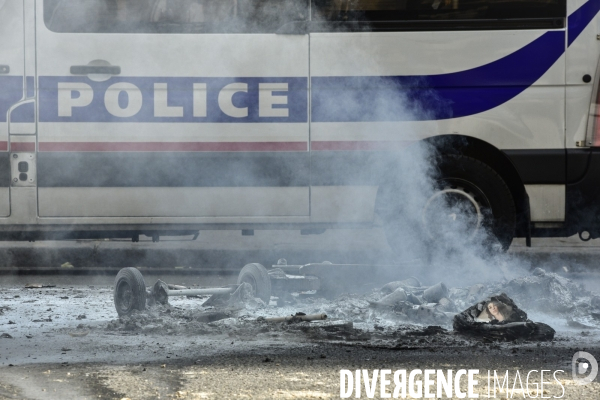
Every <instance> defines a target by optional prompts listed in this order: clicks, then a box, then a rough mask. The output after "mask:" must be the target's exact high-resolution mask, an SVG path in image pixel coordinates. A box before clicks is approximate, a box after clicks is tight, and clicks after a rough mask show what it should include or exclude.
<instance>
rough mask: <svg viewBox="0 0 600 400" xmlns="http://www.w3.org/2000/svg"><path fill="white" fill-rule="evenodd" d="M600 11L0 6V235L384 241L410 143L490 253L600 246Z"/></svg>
mask: <svg viewBox="0 0 600 400" xmlns="http://www.w3.org/2000/svg"><path fill="white" fill-rule="evenodd" d="M599 10H600V0H143V1H141V0H0V38H1V40H0V237H1V238H2V239H5V240H39V239H53V238H54V239H56V238H117V237H119V238H132V239H133V240H134V241H136V240H137V239H138V238H139V235H140V234H146V235H149V236H152V237H153V238H154V239H155V240H158V238H159V237H160V236H161V235H184V234H190V233H194V232H197V231H199V230H202V229H242V230H248V231H251V230H253V229H282V228H285V229H299V230H302V231H303V232H304V233H317V232H320V231H322V230H324V229H329V228H337V227H357V228H360V227H368V226H372V225H373V223H374V221H380V222H381V223H383V224H384V226H385V227H387V228H390V229H388V230H387V231H388V232H392V231H393V229H391V228H393V227H394V226H398V225H399V224H402V223H403V222H402V217H401V215H402V206H403V204H402V201H400V199H396V198H395V196H396V195H397V193H398V191H397V189H398V186H401V185H400V184H399V182H398V181H397V180H396V179H395V176H396V173H395V171H398V168H400V167H401V164H400V163H399V160H401V159H402V157H405V156H406V154H410V149H411V148H412V146H414V145H415V144H419V143H422V144H426V145H427V146H428V147H429V148H432V149H435V152H436V156H435V160H436V171H437V176H436V182H438V186H437V188H436V190H435V191H434V192H433V193H432V195H431V199H429V200H428V201H427V202H426V203H425V204H429V203H430V201H433V199H441V198H450V197H451V198H453V199H454V201H458V202H462V203H463V209H465V210H467V211H468V212H470V213H472V215H474V216H475V217H474V219H473V221H475V222H473V224H474V225H473V229H481V227H485V228H486V229H487V230H488V231H489V232H491V233H492V234H493V235H494V236H495V237H496V238H498V240H499V242H500V243H501V244H502V246H503V247H505V248H506V247H508V245H509V244H510V242H511V240H512V239H513V237H527V238H530V237H532V236H568V235H573V234H576V233H579V234H580V236H581V237H582V238H583V239H588V238H596V237H600V151H599V149H598V146H600V125H598V121H597V118H598V114H599V111H598V103H599V101H598V99H599V95H600V92H599V90H598V81H599V77H600V74H599V73H598V67H599V64H598V59H599V57H598V56H599V52H600V47H599V46H600V41H599V40H600V25H599V24H600V20H599V18H598V16H597V14H598V11H599ZM381 171H385V172H386V173H380V172H381ZM400 190H402V188H400ZM348 199H352V201H348ZM426 209H427V207H424V211H423V212H424V213H426V212H427V210H426ZM469 210H470V211H469ZM453 219H455V216H452V218H449V221H451V220H453ZM422 220H423V221H427V220H428V218H427V216H424V217H423V218H422ZM438 222H440V223H450V222H448V221H438ZM429 232H430V233H433V235H434V234H435V229H431V227H430V228H429ZM390 236H393V235H390ZM434 236H435V235H434ZM392 242H393V240H392Z"/></svg>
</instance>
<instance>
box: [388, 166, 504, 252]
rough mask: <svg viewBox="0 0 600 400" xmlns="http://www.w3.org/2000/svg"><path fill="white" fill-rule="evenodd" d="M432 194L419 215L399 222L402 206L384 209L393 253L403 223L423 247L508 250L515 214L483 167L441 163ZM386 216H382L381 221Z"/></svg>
mask: <svg viewBox="0 0 600 400" xmlns="http://www.w3.org/2000/svg"><path fill="white" fill-rule="evenodd" d="M432 186H433V188H432V189H433V190H432V191H431V193H428V194H427V196H426V199H425V201H424V204H423V207H422V210H421V215H420V216H419V217H418V218H416V217H415V216H411V217H408V218H407V217H404V216H403V210H401V208H400V207H401V206H402V205H394V206H392V207H390V206H389V205H388V206H387V207H385V206H384V205H382V204H379V202H380V201H381V202H389V201H390V199H389V196H387V200H386V199H385V197H386V196H385V191H383V193H382V198H381V200H380V199H379V195H378V209H379V210H383V215H381V214H380V216H381V217H383V221H384V230H385V233H386V237H387V239H388V242H389V244H390V246H391V247H392V248H393V249H398V248H402V247H403V246H402V243H399V242H398V240H402V237H403V235H402V231H403V230H405V229H406V228H405V226H406V225H407V219H413V220H418V221H413V224H414V225H417V226H418V227H413V228H417V229H418V230H419V231H420V232H421V233H422V237H423V239H424V240H423V241H424V242H425V243H428V244H436V245H437V244H442V245H444V246H447V247H450V248H452V247H460V246H463V245H465V244H469V243H481V244H482V245H483V246H484V247H485V248H487V249H494V248H501V249H502V250H507V249H508V247H509V246H510V244H511V242H512V239H513V236H514V233H515V228H516V208H515V202H514V200H513V198H512V195H511V192H510V189H509V188H508V186H507V185H506V183H505V182H504V180H503V179H502V177H501V176H500V175H499V174H498V173H496V171H494V170H493V169H492V168H491V167H490V166H488V165H487V164H485V163H483V162H481V161H479V160H476V159H474V158H471V157H467V156H450V155H445V156H443V157H442V159H441V161H440V162H439V164H438V171H437V174H436V175H435V177H434V182H433V185H432ZM386 213H387V215H386Z"/></svg>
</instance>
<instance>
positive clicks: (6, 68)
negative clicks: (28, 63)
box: [0, 0, 25, 217]
mask: <svg viewBox="0 0 600 400" xmlns="http://www.w3.org/2000/svg"><path fill="white" fill-rule="evenodd" d="M23 20H24V17H23V2H22V1H10V0H0V38H2V40H0V217H6V216H8V215H9V214H10V184H11V165H10V153H9V151H10V148H9V118H8V116H9V114H10V111H11V109H13V108H14V107H15V106H16V105H17V103H19V102H20V101H21V100H22V99H23V98H24V82H23V76H24V73H25V66H24V38H23V36H24V35H23V29H24V26H23Z"/></svg>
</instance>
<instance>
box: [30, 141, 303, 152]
mask: <svg viewBox="0 0 600 400" xmlns="http://www.w3.org/2000/svg"><path fill="white" fill-rule="evenodd" d="M39 149H40V151H307V150H308V148H307V143H306V142H40V144H39Z"/></svg>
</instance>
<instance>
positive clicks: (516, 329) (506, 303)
mask: <svg viewBox="0 0 600 400" xmlns="http://www.w3.org/2000/svg"><path fill="white" fill-rule="evenodd" d="M453 327H454V330H455V331H456V332H460V333H462V334H465V335H470V336H478V337H481V338H483V339H484V340H489V341H513V340H518V339H521V340H539V341H548V340H552V339H553V338H554V334H555V331H554V329H552V328H551V327H550V326H548V325H546V324H543V323H539V322H533V321H531V320H529V319H528V318H527V313H526V312H525V311H523V310H521V309H520V308H519V307H518V306H517V305H516V304H515V302H514V301H513V300H512V299H511V298H510V297H508V296H507V295H506V294H505V293H502V294H500V295H497V296H492V297H490V298H488V299H486V300H483V301H480V302H479V303H477V304H475V305H473V306H471V307H469V308H468V309H466V310H465V311H463V312H461V313H460V314H457V315H456V316H455V317H454V323H453Z"/></svg>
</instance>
